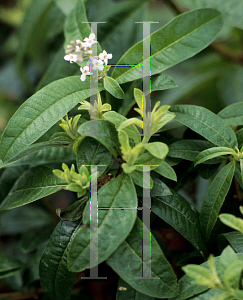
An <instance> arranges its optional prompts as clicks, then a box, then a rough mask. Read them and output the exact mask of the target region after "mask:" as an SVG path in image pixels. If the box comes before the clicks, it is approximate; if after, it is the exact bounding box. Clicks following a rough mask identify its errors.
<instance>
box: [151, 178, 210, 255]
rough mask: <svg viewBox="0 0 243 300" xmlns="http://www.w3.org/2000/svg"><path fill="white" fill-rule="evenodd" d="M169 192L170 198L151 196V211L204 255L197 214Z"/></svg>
mask: <svg viewBox="0 0 243 300" xmlns="http://www.w3.org/2000/svg"><path fill="white" fill-rule="evenodd" d="M154 183H155V181H154ZM171 192H172V195H171V196H166V197H161V196H153V201H152V205H151V209H152V211H153V212H154V213H155V214H156V215H157V216H158V217H160V218H161V219H162V220H164V221H165V222H166V223H168V224H169V225H170V226H172V227H173V228H174V229H175V230H176V231H178V232H179V233H180V234H181V235H182V236H183V237H184V238H186V239H187V240H188V241H189V242H190V243H191V244H192V245H193V246H194V247H195V248H196V249H197V250H198V251H200V252H203V254H204V255H205V252H206V250H205V242H204V240H203V237H202V235H201V233H200V229H199V217H198V213H197V212H196V211H195V210H194V209H193V208H192V206H191V205H190V204H189V202H188V201H187V200H186V199H184V198H183V197H182V196H181V195H179V194H177V193H176V192H175V191H173V190H171Z"/></svg>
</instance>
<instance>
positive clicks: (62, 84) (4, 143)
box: [0, 76, 104, 162]
mask: <svg viewBox="0 0 243 300" xmlns="http://www.w3.org/2000/svg"><path fill="white" fill-rule="evenodd" d="M103 89H104V88H103V87H102V86H101V87H99V91H101V90H103ZM88 97H90V84H89V82H88V81H86V82H81V80H80V78H79V76H71V77H68V78H63V79H60V80H57V81H55V82H53V83H51V84H49V85H47V86H46V87H44V88H43V89H41V90H40V91H38V92H37V93H35V94H34V95H33V96H31V97H30V98H29V99H28V100H27V101H25V102H24V104H22V105H21V107H20V108H19V109H18V110H17V112H16V113H15V114H14V115H13V117H12V118H11V119H10V121H9V123H8V125H7V127H6V129H5V131H4V133H3V135H2V139H1V147H0V148H1V150H0V155H1V158H2V160H3V161H4V162H5V161H6V160H9V159H12V158H14V157H15V156H17V155H18V154H19V153H21V152H22V151H24V150H25V149H27V148H28V147H29V146H30V145H31V144H32V143H34V142H35V141H36V140H37V139H38V138H39V137H41V136H42V135H43V134H44V133H45V132H46V131H48V130H49V129H50V128H51V127H52V126H53V125H54V124H56V123H57V122H58V121H59V120H60V119H61V118H63V117H64V116H65V115H66V114H67V113H68V112H69V111H70V110H71V109H72V108H73V107H74V106H75V105H76V104H78V103H79V102H80V101H81V100H84V99H86V98H88ZM20 124H21V126H20Z"/></svg>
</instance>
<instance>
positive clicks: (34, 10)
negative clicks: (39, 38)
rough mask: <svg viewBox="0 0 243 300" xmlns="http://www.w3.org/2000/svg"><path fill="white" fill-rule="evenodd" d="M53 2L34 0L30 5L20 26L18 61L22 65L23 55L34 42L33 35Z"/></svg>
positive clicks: (49, 0)
mask: <svg viewBox="0 0 243 300" xmlns="http://www.w3.org/2000/svg"><path fill="white" fill-rule="evenodd" d="M52 5H53V3H52V1H51V0H43V1H34V2H32V3H31V4H30V6H29V7H28V9H27V11H26V13H25V18H24V20H23V23H22V25H21V28H20V39H19V40H20V44H19V47H18V63H19V65H22V61H23V56H24V54H25V53H26V51H27V48H28V47H29V45H30V44H31V42H32V37H33V35H34V33H35V31H36V30H37V28H38V26H39V25H40V23H41V20H43V17H44V16H45V15H46V13H47V12H48V11H49V10H50V8H51V7H52Z"/></svg>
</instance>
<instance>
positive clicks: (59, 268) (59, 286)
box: [39, 221, 81, 300]
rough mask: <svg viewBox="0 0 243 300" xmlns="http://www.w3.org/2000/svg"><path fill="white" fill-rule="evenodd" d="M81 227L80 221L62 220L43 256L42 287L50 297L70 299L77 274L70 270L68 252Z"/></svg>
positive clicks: (41, 268)
mask: <svg viewBox="0 0 243 300" xmlns="http://www.w3.org/2000/svg"><path fill="white" fill-rule="evenodd" d="M80 227H81V222H80V221H79V222H67V221H60V222H59V223H58V225H57V226H56V228H55V230H54V231H53V233H52V235H51V237H50V239H49V242H48V244H47V246H46V248H45V250H44V253H43V255H42V257H41V260H40V267H39V268H40V281H41V287H42V289H43V291H44V293H45V294H46V295H48V296H49V298H50V299H53V300H58V299H63V300H69V299H70V295H71V291H72V288H73V284H74V281H75V278H76V276H77V274H76V273H72V272H70V271H68V268H67V253H68V249H69V246H70V243H71V241H72V239H73V237H74V236H75V234H76V232H77V230H78V229H79V228H80ZM60 237H61V240H60Z"/></svg>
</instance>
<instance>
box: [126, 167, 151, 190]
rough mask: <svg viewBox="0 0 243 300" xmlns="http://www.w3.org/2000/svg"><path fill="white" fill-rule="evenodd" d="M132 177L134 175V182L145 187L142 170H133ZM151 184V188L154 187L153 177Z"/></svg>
mask: <svg viewBox="0 0 243 300" xmlns="http://www.w3.org/2000/svg"><path fill="white" fill-rule="evenodd" d="M131 177H132V180H133V182H134V184H136V185H138V186H140V187H143V186H144V184H143V173H142V172H139V171H136V170H135V171H133V172H132V173H131ZM150 186H151V189H152V188H153V179H152V178H151V177H150Z"/></svg>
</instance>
